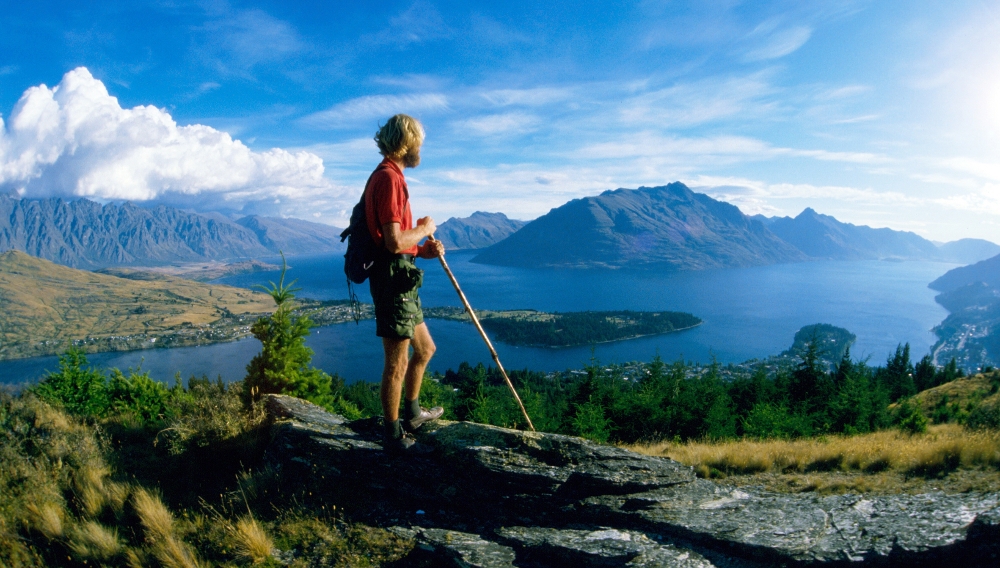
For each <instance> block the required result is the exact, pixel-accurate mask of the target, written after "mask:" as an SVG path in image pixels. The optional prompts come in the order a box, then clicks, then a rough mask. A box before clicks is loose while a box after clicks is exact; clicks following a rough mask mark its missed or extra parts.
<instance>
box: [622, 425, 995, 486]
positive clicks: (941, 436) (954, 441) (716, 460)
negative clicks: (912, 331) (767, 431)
mask: <svg viewBox="0 0 1000 568" xmlns="http://www.w3.org/2000/svg"><path fill="white" fill-rule="evenodd" d="M631 449H632V450H635V451H638V452H640V453H644V454H648V455H655V456H666V457H669V458H672V459H675V460H677V461H679V462H681V463H684V464H687V465H691V466H694V467H695V469H696V471H697V472H698V474H699V475H701V476H702V477H724V476H726V475H748V474H758V473H767V472H775V473H809V472H829V471H860V472H866V473H877V472H880V471H887V470H892V471H896V472H899V473H903V474H906V475H915V476H923V477H933V476H940V475H944V474H947V473H948V472H951V471H954V470H956V469H958V468H972V467H989V468H998V469H1000V432H997V431H993V430H979V431H970V430H967V429H965V428H963V427H961V426H958V425H955V424H941V425H937V426H932V427H930V428H929V429H928V431H927V432H926V433H924V434H913V435H911V434H905V433H902V432H899V431H897V430H886V431H882V432H875V433H872V434H864V435H859V436H830V437H822V438H815V439H808V440H792V441H786V440H742V441H730V442H721V443H704V442H689V443H686V444H674V443H669V442H662V443H658V444H641V445H636V446H631Z"/></svg>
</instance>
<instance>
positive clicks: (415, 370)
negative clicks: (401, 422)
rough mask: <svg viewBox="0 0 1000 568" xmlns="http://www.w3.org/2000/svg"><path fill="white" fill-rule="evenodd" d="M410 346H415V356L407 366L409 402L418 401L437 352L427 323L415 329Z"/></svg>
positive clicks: (397, 401)
mask: <svg viewBox="0 0 1000 568" xmlns="http://www.w3.org/2000/svg"><path fill="white" fill-rule="evenodd" d="M410 344H411V345H413V356H412V357H410V361H409V364H407V366H406V383H405V384H406V400H407V402H409V401H411V400H416V399H417V397H418V396H420V385H421V383H423V380H424V371H425V370H426V369H427V364H428V363H430V361H431V357H433V356H434V351H436V350H437V347H436V346H435V345H434V340H433V339H431V332H430V331H428V330H427V324H426V323H421V324H420V325H418V326H416V327H415V328H413V339H412V340H411V341H410ZM383 380H384V379H383ZM396 392H397V393H398V392H399V391H398V390H397V391H396ZM383 400H384V399H383ZM383 404H384V403H383ZM396 404H397V406H398V405H399V395H397V396H396Z"/></svg>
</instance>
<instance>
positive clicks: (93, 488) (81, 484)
mask: <svg viewBox="0 0 1000 568" xmlns="http://www.w3.org/2000/svg"><path fill="white" fill-rule="evenodd" d="M110 473H111V471H110V470H109V469H108V467H107V466H106V465H104V463H85V464H83V465H81V466H80V467H79V468H78V469H77V470H76V472H75V473H74V475H73V492H74V494H75V496H76V501H77V503H78V505H79V508H80V512H81V513H83V514H84V515H86V516H88V517H96V516H98V515H100V514H101V511H103V510H104V507H105V506H106V505H108V503H109V499H108V493H109V492H108V488H107V487H106V486H105V482H106V480H107V478H108V475H109V474H110Z"/></svg>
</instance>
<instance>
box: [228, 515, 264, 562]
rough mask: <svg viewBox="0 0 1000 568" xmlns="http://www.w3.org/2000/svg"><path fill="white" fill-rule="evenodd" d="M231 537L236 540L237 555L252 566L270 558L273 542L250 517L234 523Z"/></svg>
mask: <svg viewBox="0 0 1000 568" xmlns="http://www.w3.org/2000/svg"><path fill="white" fill-rule="evenodd" d="M233 537H234V538H235V540H236V551H237V553H238V554H239V555H240V556H242V557H243V558H246V559H248V560H250V561H251V562H253V563H254V564H259V563H261V562H264V561H265V560H267V559H268V558H270V557H271V551H272V550H274V541H272V540H271V537H270V536H268V534H267V532H265V531H264V528H263V527H261V526H260V523H258V522H257V520H256V519H254V518H253V517H250V516H245V517H241V518H240V519H239V520H238V521H236V526H235V527H234V528H233Z"/></svg>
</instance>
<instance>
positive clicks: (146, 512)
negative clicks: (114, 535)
mask: <svg viewBox="0 0 1000 568" xmlns="http://www.w3.org/2000/svg"><path fill="white" fill-rule="evenodd" d="M132 506H133V507H135V512H136V514H137V515H138V516H139V522H140V523H142V527H143V528H144V529H145V531H146V541H147V542H149V543H150V552H152V554H153V556H154V557H156V559H157V560H158V561H159V562H160V564H161V565H163V566H164V567H165V568H197V566H198V558H197V556H196V555H195V552H194V550H193V549H192V548H191V547H190V546H188V545H187V544H185V543H184V542H183V541H182V540H181V539H180V538H178V537H177V535H175V534H174V516H173V515H172V514H171V513H170V510H169V509H167V506H166V505H164V504H163V501H162V500H161V499H160V497H159V496H158V495H156V494H155V493H153V492H151V491H149V490H147V489H144V488H141V487H140V488H138V489H136V490H135V492H134V493H133V496H132Z"/></svg>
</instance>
